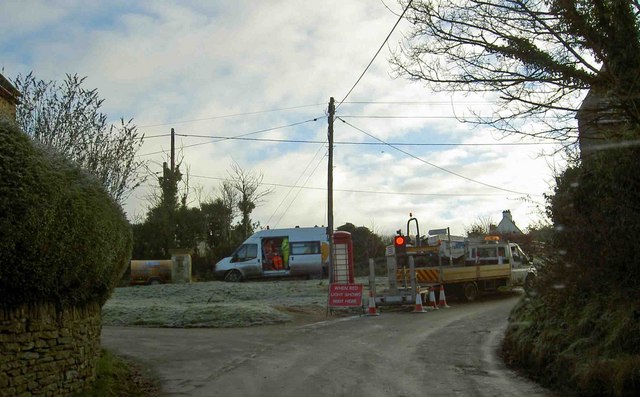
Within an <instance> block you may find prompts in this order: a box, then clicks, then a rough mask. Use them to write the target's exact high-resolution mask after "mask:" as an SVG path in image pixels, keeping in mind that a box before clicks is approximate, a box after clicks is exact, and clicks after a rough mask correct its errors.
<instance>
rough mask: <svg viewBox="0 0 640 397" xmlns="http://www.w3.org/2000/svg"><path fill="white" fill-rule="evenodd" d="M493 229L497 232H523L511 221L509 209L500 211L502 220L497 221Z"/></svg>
mask: <svg viewBox="0 0 640 397" xmlns="http://www.w3.org/2000/svg"><path fill="white" fill-rule="evenodd" d="M494 231H495V232H496V233H499V234H524V233H522V230H520V228H519V227H518V226H516V223H515V222H514V221H513V218H512V217H511V210H504V211H502V220H501V221H500V223H498V226H496V228H495V229H494Z"/></svg>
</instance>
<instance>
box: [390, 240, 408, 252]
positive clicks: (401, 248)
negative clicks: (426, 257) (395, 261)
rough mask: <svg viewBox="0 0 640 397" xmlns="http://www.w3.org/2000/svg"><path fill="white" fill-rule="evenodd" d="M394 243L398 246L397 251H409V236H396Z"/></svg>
mask: <svg viewBox="0 0 640 397" xmlns="http://www.w3.org/2000/svg"><path fill="white" fill-rule="evenodd" d="M393 245H394V247H395V248H396V253H398V251H401V252H402V253H405V254H406V253H407V238H406V237H405V236H396V237H395V238H394V239H393Z"/></svg>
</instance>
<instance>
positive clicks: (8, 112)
mask: <svg viewBox="0 0 640 397" xmlns="http://www.w3.org/2000/svg"><path fill="white" fill-rule="evenodd" d="M0 117H6V118H8V119H9V120H14V121H15V119H16V105H14V104H13V103H11V102H9V101H8V100H6V99H5V98H4V97H2V96H0Z"/></svg>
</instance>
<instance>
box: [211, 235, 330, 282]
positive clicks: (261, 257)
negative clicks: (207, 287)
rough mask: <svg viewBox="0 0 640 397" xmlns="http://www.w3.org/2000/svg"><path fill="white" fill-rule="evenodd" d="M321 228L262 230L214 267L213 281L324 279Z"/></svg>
mask: <svg viewBox="0 0 640 397" xmlns="http://www.w3.org/2000/svg"><path fill="white" fill-rule="evenodd" d="M326 232H327V229H326V228H324V227H296V228H291V229H266V230H261V231H259V232H257V233H255V234H253V235H252V236H251V237H249V238H248V239H246V240H245V242H244V243H242V245H241V246H240V247H238V248H237V249H236V250H235V251H234V252H233V254H232V255H231V256H230V257H226V258H223V259H221V260H220V261H219V262H218V263H216V264H215V267H214V275H215V277H216V278H219V279H224V280H225V281H232V282H238V281H242V280H244V279H248V278H259V277H285V276H307V277H324V276H326V275H327V269H328V266H329V264H328V257H329V242H328V241H327V234H326Z"/></svg>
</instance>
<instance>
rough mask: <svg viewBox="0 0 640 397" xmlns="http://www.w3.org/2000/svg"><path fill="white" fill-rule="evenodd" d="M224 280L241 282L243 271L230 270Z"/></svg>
mask: <svg viewBox="0 0 640 397" xmlns="http://www.w3.org/2000/svg"><path fill="white" fill-rule="evenodd" d="M224 281H228V282H230V283H239V282H240V281H242V273H240V270H230V271H229V272H228V273H227V275H226V276H224Z"/></svg>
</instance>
